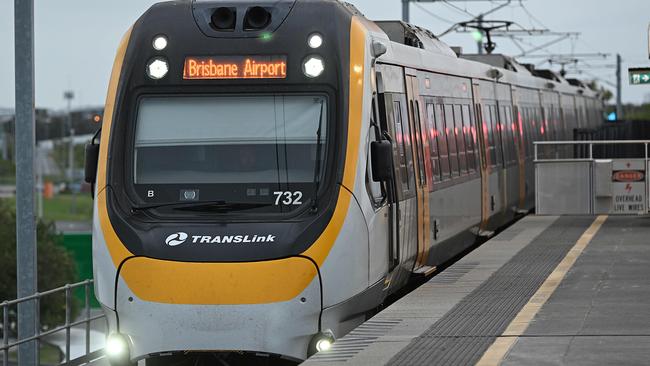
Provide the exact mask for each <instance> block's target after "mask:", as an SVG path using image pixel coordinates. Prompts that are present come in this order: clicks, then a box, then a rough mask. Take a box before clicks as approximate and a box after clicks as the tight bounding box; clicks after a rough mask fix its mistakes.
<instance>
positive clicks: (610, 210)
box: [534, 140, 650, 215]
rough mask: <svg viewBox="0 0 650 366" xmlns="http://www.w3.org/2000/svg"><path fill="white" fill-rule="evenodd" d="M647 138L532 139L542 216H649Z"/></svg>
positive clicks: (536, 183)
mask: <svg viewBox="0 0 650 366" xmlns="http://www.w3.org/2000/svg"><path fill="white" fill-rule="evenodd" d="M648 145H650V140H603V141H589V140H588V141H537V142H534V158H535V206H536V212H537V214H541V215H590V214H609V215H647V214H648V212H649V208H650V202H649V201H648V198H649V197H650V193H649V192H650V180H649V179H648V177H647V175H648V173H650V156H649V155H650V152H649V151H648Z"/></svg>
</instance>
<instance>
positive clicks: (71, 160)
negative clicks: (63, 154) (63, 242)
mask: <svg viewBox="0 0 650 366" xmlns="http://www.w3.org/2000/svg"><path fill="white" fill-rule="evenodd" d="M63 97H64V98H65V100H66V101H67V102H68V118H67V120H68V130H69V132H70V143H69V144H68V191H69V192H70V194H72V202H71V205H70V212H71V213H72V214H75V213H76V210H77V209H76V206H77V204H76V197H77V195H76V194H75V192H73V191H72V185H73V184H74V127H73V126H72V110H71V104H72V99H74V92H73V91H72V90H68V91H66V92H64V93H63Z"/></svg>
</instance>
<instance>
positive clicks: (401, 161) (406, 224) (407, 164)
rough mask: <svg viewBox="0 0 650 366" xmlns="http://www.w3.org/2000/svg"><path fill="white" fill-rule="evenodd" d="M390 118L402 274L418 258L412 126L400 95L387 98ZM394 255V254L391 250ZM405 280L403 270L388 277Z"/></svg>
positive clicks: (397, 280)
mask: <svg viewBox="0 0 650 366" xmlns="http://www.w3.org/2000/svg"><path fill="white" fill-rule="evenodd" d="M386 109H387V112H388V113H387V115H388V116H389V123H388V126H387V127H388V135H389V136H390V138H391V140H392V141H393V143H392V145H393V161H394V167H395V172H394V177H395V181H394V187H395V190H396V200H397V202H396V207H397V210H396V214H397V220H396V223H397V225H396V235H397V237H396V239H397V240H396V241H395V242H396V243H397V244H398V245H399V248H398V250H397V251H396V254H397V255H398V256H399V263H400V268H401V269H403V270H404V271H405V272H406V271H410V270H411V269H412V268H413V264H414V262H415V257H416V255H417V226H416V221H415V220H416V215H417V202H416V179H415V161H414V160H415V159H414V158H413V148H412V143H413V142H412V141H413V140H412V138H411V126H410V123H409V114H408V101H407V99H406V96H405V95H403V94H392V95H390V97H389V98H386ZM394 253H395V251H394ZM404 279H405V278H404V277H403V274H402V271H397V273H394V274H393V275H392V277H391V282H393V283H400V282H401V281H402V280H404Z"/></svg>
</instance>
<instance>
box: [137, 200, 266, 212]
mask: <svg viewBox="0 0 650 366" xmlns="http://www.w3.org/2000/svg"><path fill="white" fill-rule="evenodd" d="M272 205H273V203H265V202H234V201H224V200H215V201H194V202H168V203H158V204H151V205H141V206H133V207H132V208H131V209H132V211H142V210H150V209H155V208H161V207H170V208H172V209H174V210H187V211H224V212H227V211H243V210H250V209H253V208H260V207H268V206H272Z"/></svg>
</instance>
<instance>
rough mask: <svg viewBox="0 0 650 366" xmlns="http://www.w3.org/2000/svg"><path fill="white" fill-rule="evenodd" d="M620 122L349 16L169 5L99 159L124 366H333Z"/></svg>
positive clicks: (155, 13)
mask: <svg viewBox="0 0 650 366" xmlns="http://www.w3.org/2000/svg"><path fill="white" fill-rule="evenodd" d="M602 121H603V103H602V101H601V99H600V95H599V93H598V92H597V91H594V90H592V89H590V88H589V87H587V86H586V85H585V84H584V83H582V82H581V81H579V80H574V79H566V78H565V77H563V76H562V75H560V74H558V73H555V72H553V71H550V70H538V69H535V68H534V67H532V66H530V65H522V64H519V63H518V62H517V61H516V60H515V59H514V58H512V57H508V56H505V55H500V54H489V55H488V54H483V55H479V54H477V55H470V54H463V53H462V52H461V51H460V50H459V49H456V48H452V47H450V46H448V45H446V44H445V43H443V42H442V41H440V40H439V39H438V38H436V36H435V35H434V34H432V33H431V32H430V31H428V30H426V29H424V28H421V27H418V26H415V25H411V24H407V23H404V22H401V21H372V20H369V19H367V18H366V17H365V16H364V15H363V14H362V13H361V12H360V11H359V10H357V9H356V8H355V7H354V6H352V5H350V4H348V3H345V2H342V1H338V0H240V1H234V0H230V1H229V0H191V1H187V0H184V1H170V2H162V3H158V4H155V5H153V6H152V7H151V8H149V9H148V10H147V11H146V12H145V13H144V14H143V15H142V16H141V17H140V18H139V19H138V20H137V21H136V22H135V24H134V25H133V26H132V27H131V28H130V29H129V30H128V31H127V33H126V35H125V36H124V38H123V39H122V41H121V44H120V46H119V49H118V51H117V55H116V58H115V62H114V66H113V69H112V73H111V77H110V83H109V88H108V93H107V100H106V107H105V112H104V116H103V124H102V127H101V131H99V132H98V134H97V136H96V138H95V139H94V140H93V142H92V144H90V145H88V146H87V148H86V153H87V164H86V179H87V180H89V181H90V182H91V183H92V184H93V187H94V193H93V194H94V218H93V243H92V251H93V272H94V279H95V294H96V297H97V299H98V301H99V303H100V304H101V306H102V308H103V311H104V312H105V314H106V316H107V319H108V330H109V336H108V338H107V343H106V354H107V357H108V359H109V361H110V362H111V364H112V365H129V364H133V363H135V362H137V361H139V360H148V361H149V360H152V361H151V362H153V360H156V359H158V360H161V359H164V358H165V357H168V358H169V359H171V358H174V359H179V358H191V357H204V356H205V355H207V354H209V355H211V356H210V357H216V358H215V359H218V358H220V357H232V355H233V354H235V355H240V356H242V355H250V356H251V357H261V358H263V359H272V360H277V361H283V362H284V361H286V362H299V361H302V360H304V359H306V358H307V357H309V356H310V355H312V354H314V353H315V352H318V351H326V350H327V349H328V348H329V347H330V346H331V345H332V342H335V341H336V339H337V338H339V337H341V336H343V335H344V334H346V333H347V332H349V331H350V330H352V329H353V328H354V327H356V326H357V325H358V324H360V323H361V322H363V321H364V320H365V319H366V317H367V316H368V314H369V313H370V312H372V311H373V310H374V309H377V308H378V307H379V306H381V304H382V303H383V302H384V301H385V300H386V298H387V297H388V296H390V295H392V294H395V293H396V292H397V291H399V290H400V289H402V288H404V286H406V285H407V284H408V283H409V281H411V280H412V279H413V278H417V277H420V278H421V277H423V276H424V277H426V276H428V275H430V274H431V273H434V272H435V270H436V269H437V268H440V266H441V265H442V264H444V263H445V262H447V261H449V260H450V259H451V258H454V257H455V256H457V255H459V253H462V252H463V251H465V250H467V249H468V248H470V247H471V246H472V245H474V243H476V242H477V240H479V239H481V238H484V237H489V236H490V235H492V234H493V233H494V231H495V230H497V229H498V228H500V227H503V226H504V225H506V224H508V223H509V222H511V221H513V220H514V219H515V218H516V217H518V216H519V215H523V214H525V213H526V212H528V211H530V210H531V209H533V207H534V191H535V179H534V170H533V169H534V166H533V157H534V146H533V141H546V140H572V139H573V133H574V131H575V130H576V129H579V128H595V127H598V126H599V125H600V124H601V123H602ZM568 153H570V152H568Z"/></svg>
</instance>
